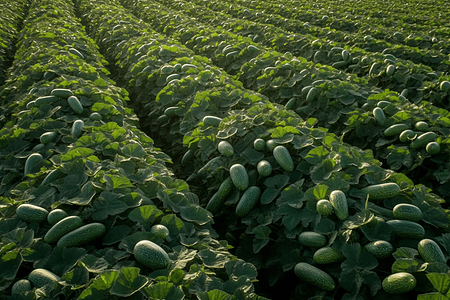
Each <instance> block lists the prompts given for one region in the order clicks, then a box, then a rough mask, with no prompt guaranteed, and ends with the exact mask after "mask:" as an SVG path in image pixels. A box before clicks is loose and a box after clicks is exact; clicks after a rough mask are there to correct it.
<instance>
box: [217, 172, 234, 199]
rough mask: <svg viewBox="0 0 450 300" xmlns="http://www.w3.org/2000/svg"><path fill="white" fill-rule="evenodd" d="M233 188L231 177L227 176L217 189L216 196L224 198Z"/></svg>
mask: <svg viewBox="0 0 450 300" xmlns="http://www.w3.org/2000/svg"><path fill="white" fill-rule="evenodd" d="M232 189H233V181H232V180H231V177H227V179H225V180H224V181H223V182H222V183H221V184H220V186H219V189H218V190H217V193H218V197H220V198H222V199H225V198H226V197H228V195H229V194H230V192H231V190H232Z"/></svg>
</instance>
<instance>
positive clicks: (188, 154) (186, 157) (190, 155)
mask: <svg viewBox="0 0 450 300" xmlns="http://www.w3.org/2000/svg"><path fill="white" fill-rule="evenodd" d="M194 154H195V152H194V151H193V150H192V149H189V150H188V151H186V153H185V154H184V155H183V157H182V158H181V164H182V165H185V164H187V163H188V162H189V161H190V160H191V159H192V158H193V157H194Z"/></svg>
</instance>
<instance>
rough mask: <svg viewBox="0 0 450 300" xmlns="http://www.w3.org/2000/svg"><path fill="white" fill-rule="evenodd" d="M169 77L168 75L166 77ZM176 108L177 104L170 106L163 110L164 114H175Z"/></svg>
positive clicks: (169, 115)
mask: <svg viewBox="0 0 450 300" xmlns="http://www.w3.org/2000/svg"><path fill="white" fill-rule="evenodd" d="M167 78H169V77H167ZM177 110H178V106H170V107H168V108H166V109H165V110H164V114H165V115H166V116H168V117H173V116H176V112H177Z"/></svg>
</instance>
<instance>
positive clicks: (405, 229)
mask: <svg viewBox="0 0 450 300" xmlns="http://www.w3.org/2000/svg"><path fill="white" fill-rule="evenodd" d="M386 224H388V225H389V226H390V227H391V229H392V231H394V232H395V234H396V235H397V236H398V237H400V238H407V239H422V238H423V237H424V236H425V229H424V228H423V227H422V225H420V224H418V223H416V222H413V221H408V220H389V221H387V222H386Z"/></svg>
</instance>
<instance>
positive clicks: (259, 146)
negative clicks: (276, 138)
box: [253, 139, 266, 151]
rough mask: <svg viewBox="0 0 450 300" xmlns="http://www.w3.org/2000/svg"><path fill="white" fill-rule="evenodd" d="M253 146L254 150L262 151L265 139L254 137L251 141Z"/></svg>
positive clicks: (264, 146)
mask: <svg viewBox="0 0 450 300" xmlns="http://www.w3.org/2000/svg"><path fill="white" fill-rule="evenodd" d="M253 147H254V148H255V150H258V151H264V149H266V141H265V140H263V139H256V140H255V141H254V142H253Z"/></svg>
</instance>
